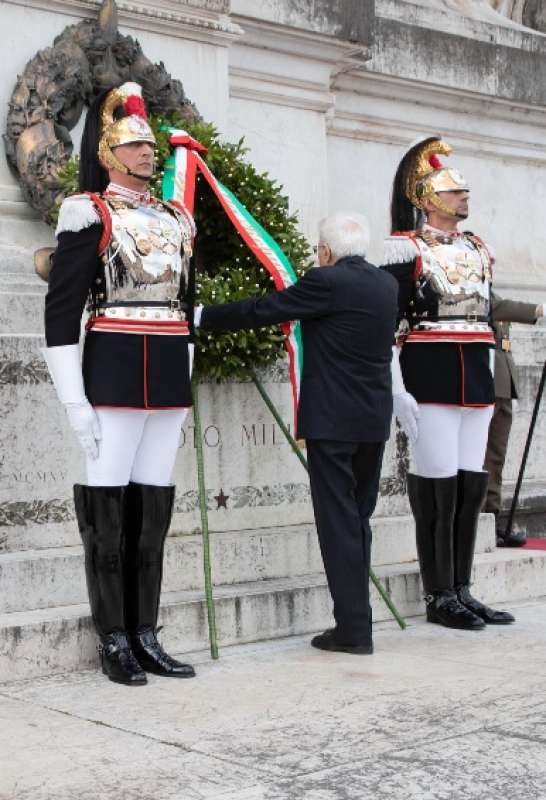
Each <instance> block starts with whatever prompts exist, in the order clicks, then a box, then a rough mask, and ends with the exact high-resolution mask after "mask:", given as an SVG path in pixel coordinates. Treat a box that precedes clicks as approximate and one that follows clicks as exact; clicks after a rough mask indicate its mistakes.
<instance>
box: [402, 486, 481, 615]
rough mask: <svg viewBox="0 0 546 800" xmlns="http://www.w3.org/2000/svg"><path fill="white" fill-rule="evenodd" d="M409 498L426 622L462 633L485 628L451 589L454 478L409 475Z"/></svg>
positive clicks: (452, 588)
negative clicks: (424, 601)
mask: <svg viewBox="0 0 546 800" xmlns="http://www.w3.org/2000/svg"><path fill="white" fill-rule="evenodd" d="M408 496H409V501H410V505H411V510H412V512H413V516H414V518H415V533H416V542H417V554H418V556H419V565H420V568H421V577H422V579H423V586H424V589H425V594H426V598H425V599H426V604H427V620H428V622H436V623H439V624H440V625H445V626H446V627H447V628H462V629H464V630H479V629H480V628H483V627H485V626H484V623H483V621H482V620H481V619H479V618H478V617H477V616H476V615H475V614H473V613H472V612H471V611H469V610H468V609H467V608H466V607H465V606H463V605H462V604H461V603H460V602H459V600H458V598H457V594H456V592H455V589H454V563H453V523H454V519H455V508H456V502H457V477H456V476H453V477H450V478H422V477H420V476H419V475H412V474H411V473H408Z"/></svg>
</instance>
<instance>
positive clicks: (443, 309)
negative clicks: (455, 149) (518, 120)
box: [384, 137, 514, 630]
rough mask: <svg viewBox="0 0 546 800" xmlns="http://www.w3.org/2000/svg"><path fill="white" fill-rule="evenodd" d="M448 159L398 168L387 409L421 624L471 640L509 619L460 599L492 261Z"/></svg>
mask: <svg viewBox="0 0 546 800" xmlns="http://www.w3.org/2000/svg"><path fill="white" fill-rule="evenodd" d="M450 152H451V148H450V147H449V145H447V144H446V143H445V142H443V141H441V140H440V139H439V138H437V137H431V138H429V139H426V140H425V141H423V142H421V143H419V144H417V145H415V146H414V147H412V148H411V149H410V150H409V151H408V153H407V154H406V156H405V157H404V158H403V160H402V162H401V163H400V165H399V167H398V170H397V173H396V177H395V180H394V187H393V197H392V209H391V210H392V229H391V230H392V235H391V236H390V237H389V238H388V239H387V242H386V253H385V266H384V269H386V270H387V271H388V272H389V273H390V274H391V275H393V276H394V277H395V278H396V279H397V280H398V284H399V330H398V337H397V346H395V347H394V348H393V362H392V373H393V397H394V409H395V413H396V415H397V417H398V419H399V421H400V423H401V425H402V427H403V428H404V430H405V431H406V433H407V434H408V437H409V439H410V442H411V445H412V455H413V461H414V472H412V473H410V474H408V494H409V500H410V504H411V508H412V511H413V515H414V518H415V526H416V538H417V551H418V555H419V562H420V567H421V576H422V579H423V585H424V589H425V593H426V604H427V606H426V607H427V619H428V621H429V622H435V623H439V624H441V625H445V626H447V627H452V628H463V629H471V630H477V629H480V628H483V627H484V626H485V624H486V623H489V624H507V623H510V622H513V621H514V618H513V616H512V615H511V614H509V613H507V612H504V611H496V610H494V609H491V608H488V607H487V606H485V605H484V604H483V603H481V602H480V601H479V600H476V599H475V598H474V597H473V596H472V595H471V593H470V577H471V571H472V562H473V558H474V546H475V541H476V534H477V528H478V519H479V514H480V510H481V508H482V505H483V501H484V498H485V493H486V490H487V473H486V472H484V471H483V463H484V455H485V448H486V444H487V434H488V428H489V423H490V420H491V416H492V414H493V405H494V402H495V391H494V383H493V359H494V349H493V348H494V344H495V338H494V334H493V330H492V328H491V324H490V312H491V308H490V287H491V275H492V264H493V256H492V253H491V250H490V248H489V247H488V246H487V245H486V244H485V243H484V242H483V241H482V240H481V239H480V238H479V237H478V236H476V235H474V234H472V233H469V232H464V233H461V232H459V231H458V230H457V228H458V225H459V223H460V222H461V221H462V220H464V219H466V217H467V216H468V197H469V188H468V184H467V183H466V181H465V179H464V178H463V177H462V175H461V174H460V173H459V172H457V171H456V170H454V169H452V168H446V167H443V166H442V164H441V162H440V160H439V158H438V156H439V155H449V154H450Z"/></svg>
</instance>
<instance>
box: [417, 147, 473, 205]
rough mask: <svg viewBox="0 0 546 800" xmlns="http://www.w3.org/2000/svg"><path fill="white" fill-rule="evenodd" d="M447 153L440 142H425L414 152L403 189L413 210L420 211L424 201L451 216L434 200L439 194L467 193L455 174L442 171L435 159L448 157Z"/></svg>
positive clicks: (447, 150) (440, 165)
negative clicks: (440, 156)
mask: <svg viewBox="0 0 546 800" xmlns="http://www.w3.org/2000/svg"><path fill="white" fill-rule="evenodd" d="M451 153H452V148H451V146H450V145H449V144H448V143H447V142H444V141H443V140H442V139H433V140H432V141H430V140H427V141H426V142H423V146H422V147H421V148H415V151H414V156H413V159H412V164H411V166H410V168H409V169H408V172H407V176H406V185H405V193H406V197H407V198H408V200H409V201H410V203H411V204H412V205H413V206H415V207H416V208H419V209H421V210H423V209H424V203H425V201H426V200H430V201H431V202H432V203H434V205H435V206H436V207H437V208H439V209H441V210H442V211H445V212H447V213H448V214H450V215H453V214H454V212H453V211H452V210H451V209H450V208H449V206H447V205H446V204H445V203H444V202H443V201H442V198H441V197H439V196H438V195H439V193H441V192H453V191H467V192H468V191H470V188H469V185H468V183H467V181H466V180H465V178H464V177H463V176H462V175H461V173H460V172H459V171H458V170H456V169H453V167H444V165H443V164H442V163H441V161H440V159H439V158H438V156H439V155H445V156H449V155H451Z"/></svg>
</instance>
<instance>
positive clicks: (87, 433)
mask: <svg viewBox="0 0 546 800" xmlns="http://www.w3.org/2000/svg"><path fill="white" fill-rule="evenodd" d="M64 407H65V408H66V413H67V416H68V422H69V423H70V427H71V428H72V430H73V431H74V433H75V434H76V436H77V437H78V439H79V442H80V445H81V446H82V448H83V450H84V451H85V454H86V455H87V456H88V457H89V458H91V459H93V461H94V460H95V459H97V458H98V457H99V445H98V443H99V441H100V440H101V438H102V434H101V431H100V423H99V418H98V417H97V414H96V412H95V409H94V408H93V406H92V405H91V404H90V403H89V402H88V401H87V400H85V401H84V402H82V403H65V404H64Z"/></svg>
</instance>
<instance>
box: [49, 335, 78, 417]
mask: <svg viewBox="0 0 546 800" xmlns="http://www.w3.org/2000/svg"><path fill="white" fill-rule="evenodd" d="M42 355H43V357H44V358H45V361H46V364H47V367H48V369H49V374H50V375H51V379H52V381H53V385H54V386H55V389H56V390H57V396H58V398H59V400H60V401H61V403H86V402H87V397H86V396H85V389H84V385H83V375H82V367H81V362H80V347H79V345H77V344H65V345H61V346H59V347H42Z"/></svg>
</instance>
